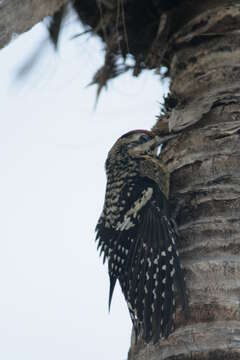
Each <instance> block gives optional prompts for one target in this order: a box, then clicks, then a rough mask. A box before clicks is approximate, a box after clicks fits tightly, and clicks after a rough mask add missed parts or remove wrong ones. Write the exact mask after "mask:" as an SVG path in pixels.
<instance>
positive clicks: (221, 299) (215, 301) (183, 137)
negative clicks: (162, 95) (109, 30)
mask: <svg viewBox="0 0 240 360" xmlns="http://www.w3.org/2000/svg"><path fill="white" fill-rule="evenodd" d="M183 14H184V16H186V20H187V21H185V22H184V25H183V27H181V29H180V30H179V31H178V33H177V34H175V35H173V37H172V38H171V40H170V43H169V44H168V45H169V50H168V52H167V56H168V59H169V62H170V77H171V80H172V82H171V99H170V100H172V101H168V102H169V103H175V106H174V108H172V110H171V111H170V112H168V113H167V114H166V115H165V116H162V117H161V118H160V119H159V121H158V122H157V124H156V126H155V127H154V130H155V131H158V132H159V133H161V134H164V133H167V132H175V133H177V138H174V139H173V140H171V141H169V143H168V145H167V146H166V147H165V148H164V150H163V153H162V160H163V161H164V163H165V164H166V165H167V166H168V169H169V171H170V173H171V201H172V204H173V209H174V211H175V213H176V220H177V223H178V225H179V230H180V233H181V238H182V240H181V244H179V247H180V249H181V257H182V262H183V266H184V269H185V273H186V283H187V288H188V294H189V304H190V317H189V319H188V320H187V321H185V320H184V319H183V318H182V315H181V313H180V311H177V319H176V331H175V332H174V333H173V334H172V335H170V336H169V338H168V339H167V340H163V341H160V343H159V344H158V345H156V346H154V345H146V344H143V343H138V344H137V345H136V346H135V345H134V344H132V347H131V349H130V352H129V359H131V360H145V359H147V360H155V359H156V360H166V359H168V360H170V359H171V360H173V359H179V360H180V359H181V360H187V359H201V360H203V359H204V360H206V359H214V360H220V359H228V360H229V359H240V257H239V254H240V135H239V134H240V40H239V35H240V3H239V2H237V1H231V2H229V1H217V2H216V1H204V0H202V1H195V2H194V5H193V9H192V11H190V12H189V13H187V14H185V13H184V12H183ZM173 100H174V101H173Z"/></svg>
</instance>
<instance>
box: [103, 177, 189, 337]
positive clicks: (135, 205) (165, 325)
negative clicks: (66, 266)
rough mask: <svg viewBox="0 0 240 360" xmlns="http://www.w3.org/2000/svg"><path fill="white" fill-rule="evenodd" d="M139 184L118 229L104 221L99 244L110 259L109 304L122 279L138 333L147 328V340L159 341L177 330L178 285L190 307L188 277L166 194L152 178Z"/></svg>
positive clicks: (120, 219)
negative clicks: (176, 291)
mask: <svg viewBox="0 0 240 360" xmlns="http://www.w3.org/2000/svg"><path fill="white" fill-rule="evenodd" d="M134 185H135V191H134V195H133V196H132V197H130V198H129V199H128V202H126V204H125V206H124V209H123V210H122V215H121V216H120V217H119V221H118V223H117V225H116V227H115V228H111V229H106V228H105V227H104V219H102V220H100V221H99V224H98V225H97V238H98V239H99V245H98V246H99V247H100V249H101V250H100V251H101V252H103V253H104V260H105V259H106V258H107V259H108V267H109V277H110V293H109V306H110V304H111V299H112V295H113V291H114V287H115V284H116V281H117V280H118V281H119V283H120V286H121V288H122V291H123V294H124V296H125V299H126V301H127V304H128V308H129V312H130V316H131V319H132V322H133V325H134V328H135V332H136V334H137V335H138V334H139V332H140V329H141V330H142V336H143V338H144V339H145V340H146V341H147V342H149V341H151V340H153V342H157V341H158V340H159V338H161V337H167V336H168V335H169V333H170V332H171V331H172V329H173V317H174V313H175V289H174V284H175V283H176V284H177V287H178V290H179V292H180V295H181V300H182V304H183V307H186V297H185V287H184V280H183V274H182V270H181V267H180V263H179V258H178V253H177V250H176V246H175V243H176V237H177V235H176V232H175V230H174V227H173V226H172V224H171V221H170V219H169V214H168V205H167V200H166V198H165V196H164V195H163V193H162V192H161V191H160V190H159V188H158V187H157V185H156V184H155V183H153V182H151V181H149V180H148V179H146V180H143V179H142V180H141V183H140V182H137V181H136V183H135V184H134ZM123 191H124V190H123ZM123 191H122V194H121V195H122V196H123V197H125V198H126V194H124V193H123ZM134 209H135V211H134ZM126 214H127V216H126Z"/></svg>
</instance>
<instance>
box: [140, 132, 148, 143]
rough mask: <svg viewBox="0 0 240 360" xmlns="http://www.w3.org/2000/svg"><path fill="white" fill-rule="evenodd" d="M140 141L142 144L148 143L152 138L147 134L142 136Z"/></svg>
mask: <svg viewBox="0 0 240 360" xmlns="http://www.w3.org/2000/svg"><path fill="white" fill-rule="evenodd" d="M139 140H140V141H141V142H145V141H148V140H150V136H149V135H147V134H144V135H141V136H140V138H139Z"/></svg>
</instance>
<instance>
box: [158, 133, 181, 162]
mask: <svg viewBox="0 0 240 360" xmlns="http://www.w3.org/2000/svg"><path fill="white" fill-rule="evenodd" d="M175 137H176V135H168V136H164V137H160V136H158V135H157V136H155V137H154V141H155V148H154V155H156V156H157V157H159V155H160V152H161V148H162V145H163V144H165V143H166V142H168V141H169V140H171V139H173V138H175Z"/></svg>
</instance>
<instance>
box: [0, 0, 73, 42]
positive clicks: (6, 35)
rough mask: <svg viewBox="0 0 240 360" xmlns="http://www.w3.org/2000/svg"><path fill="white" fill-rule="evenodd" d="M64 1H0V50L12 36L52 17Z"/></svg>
mask: <svg viewBox="0 0 240 360" xmlns="http://www.w3.org/2000/svg"><path fill="white" fill-rule="evenodd" d="M65 2H66V0H21V1H19V0H0V48H2V47H3V46H5V45H6V44H7V43H8V42H9V41H10V40H11V39H12V38H13V36H15V35H17V34H21V33H23V32H24V31H27V30H29V29H30V28H31V27H32V26H34V25H35V24H37V23H38V22H39V21H41V20H42V19H43V18H44V17H45V16H49V15H53V14H54V13H55V12H56V11H57V10H58V9H59V8H60V7H61V6H62V5H63V4H64V3H65Z"/></svg>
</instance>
